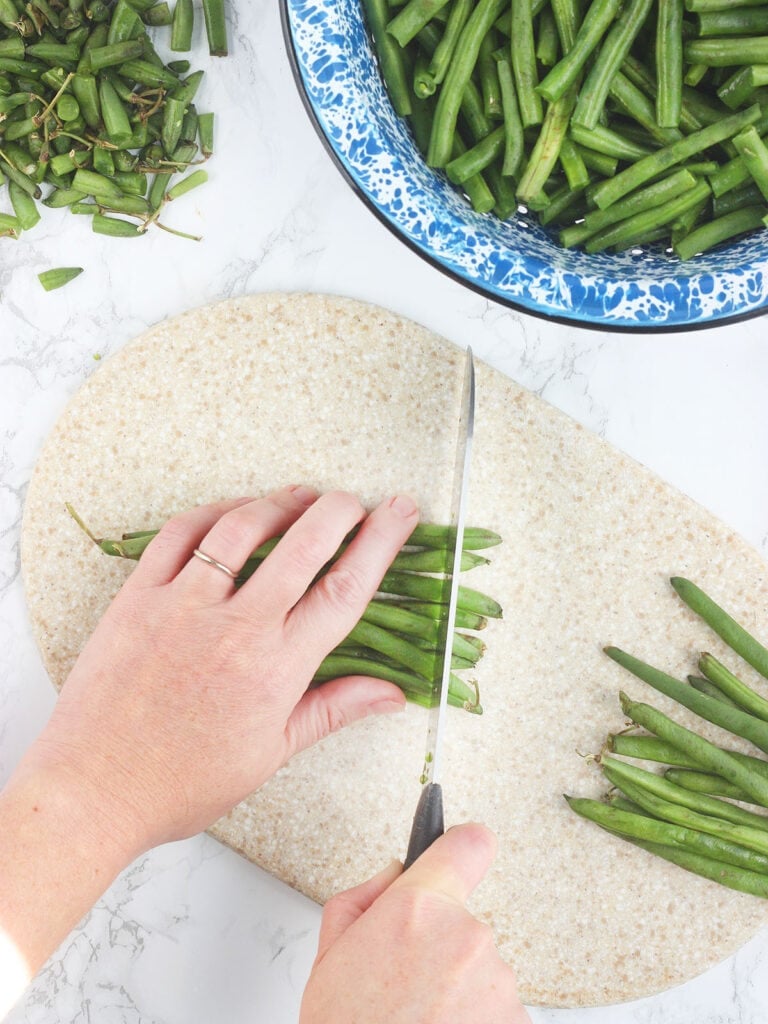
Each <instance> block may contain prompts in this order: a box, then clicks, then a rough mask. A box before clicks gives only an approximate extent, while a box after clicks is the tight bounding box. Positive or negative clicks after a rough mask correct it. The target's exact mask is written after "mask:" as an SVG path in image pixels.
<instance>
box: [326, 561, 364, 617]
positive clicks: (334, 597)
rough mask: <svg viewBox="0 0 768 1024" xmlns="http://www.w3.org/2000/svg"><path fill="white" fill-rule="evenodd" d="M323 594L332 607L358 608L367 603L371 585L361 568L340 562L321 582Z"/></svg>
mask: <svg viewBox="0 0 768 1024" xmlns="http://www.w3.org/2000/svg"><path fill="white" fill-rule="evenodd" d="M320 586H321V587H322V591H323V596H324V597H325V599H326V601H327V602H328V604H329V605H330V606H331V607H332V608H338V609H340V610H344V611H348V610H356V609H358V608H361V609H362V607H363V606H364V605H365V604H366V603H367V601H368V599H369V597H370V589H371V588H370V586H369V585H368V581H367V580H366V579H365V578H364V576H363V574H362V573H361V572H360V570H359V569H356V568H354V567H353V566H351V565H348V564H343V563H339V564H338V565H336V566H334V567H333V569H331V571H330V572H328V573H327V575H326V576H324V577H323V579H322V580H321V582H320Z"/></svg>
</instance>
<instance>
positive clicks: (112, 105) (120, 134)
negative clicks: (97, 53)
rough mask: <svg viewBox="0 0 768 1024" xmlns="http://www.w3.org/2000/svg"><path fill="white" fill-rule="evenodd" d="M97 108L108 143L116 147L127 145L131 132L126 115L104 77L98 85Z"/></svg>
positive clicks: (109, 83) (112, 87) (113, 89)
mask: <svg viewBox="0 0 768 1024" xmlns="http://www.w3.org/2000/svg"><path fill="white" fill-rule="evenodd" d="M98 89H99V106H100V107H101V114H102V117H103V119H104V128H105V130H106V133H107V137H108V139H109V140H110V142H113V143H115V144H116V145H122V144H127V143H128V142H130V141H131V136H132V134H133V132H132V131H131V124H130V121H129V120H128V115H127V114H126V112H125V108H124V107H123V104H122V102H121V101H120V98H119V96H118V95H117V93H116V92H115V88H114V86H113V85H112V83H111V82H110V81H109V80H108V79H107V78H105V77H103V76H102V77H101V78H100V80H99V83H98Z"/></svg>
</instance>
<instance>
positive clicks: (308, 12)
mask: <svg viewBox="0 0 768 1024" xmlns="http://www.w3.org/2000/svg"><path fill="white" fill-rule="evenodd" d="M281 13H282V22H283V31H284V34H285V39H286V44H287V49H288V54H289V58H290V60H291V63H292V66H293V71H294V74H295V78H296V82H297V84H298V86H299V90H300V92H301V95H302V98H303V100H304V104H305V106H306V108H307V111H308V113H309V115H310V118H311V119H312V121H313V123H314V125H315V127H316V129H317V131H318V133H319V134H320V137H321V139H322V140H323V142H324V143H325V145H326V148H327V149H328V152H329V153H330V154H331V156H332V157H333V159H334V161H335V162H336V164H337V166H338V167H339V169H340V170H341V172H342V174H343V175H344V177H345V178H346V179H347V181H348V182H349V184H350V185H351V186H352V187H353V189H354V190H355V191H356V192H357V194H358V195H359V196H360V197H361V198H362V199H363V200H364V202H365V203H366V204H367V205H368V207H369V208H370V209H371V210H372V211H373V213H375V214H376V216H378V217H379V218H380V220H382V221H383V222H384V223H385V224H386V225H387V227H389V228H390V229H391V230H392V231H393V232H394V233H395V234H396V235H397V236H398V237H399V238H400V239H401V240H402V241H403V242H405V243H406V244H407V245H409V246H410V247H411V248H412V249H413V250H414V251H415V252H417V253H418V254H419V255H420V256H422V257H423V258H424V259H426V260H428V261H429V262H430V263H431V264H432V265H433V266H435V267H436V268H437V269H439V270H442V271H443V272H445V273H446V274H448V275H449V276H451V277H453V278H455V279H456V280H457V281H460V282H461V283H462V284H464V285H467V286H468V287H470V288H473V289H475V290H476V291H478V292H480V293H482V294H483V295H485V296H487V297H488V298H490V299H494V300H495V301H497V302H501V303H503V304H505V305H507V306H511V307H512V308H514V309H517V310H521V311H522V312H525V313H531V314H533V315H534V316H539V317H543V318H545V319H549V320H556V321H560V322H564V323H569V324H572V325H576V326H581V327H590V328H595V329H605V330H614V331H619V330H625V331H659V330H661V331H675V330H691V329H692V328H696V327H713V326H717V325H721V324H724V323H729V322H733V321H737V320H742V319H745V318H747V317H751V316H755V315H757V314H759V313H762V312H763V310H764V309H765V308H766V305H768V273H766V271H767V270H768V231H762V232H756V233H754V234H753V235H751V236H750V237H747V238H744V239H742V240H741V241H738V242H735V243H733V244H731V245H728V246H723V247H721V248H719V249H717V250H714V251H712V252H711V253H709V254H705V255H703V256H699V257H697V258H696V259H694V260H691V261H688V262H687V263H681V262H680V261H679V260H677V259H676V258H675V257H673V256H669V255H667V254H666V253H664V252H663V250H661V249H658V250H655V251H654V250H647V251H634V252H632V251H630V252H627V253H623V254H597V255H588V254H586V253H583V252H578V251H571V250H566V249H563V248H562V247H561V246H559V245H558V243H557V242H556V241H555V240H554V239H553V238H552V237H551V236H550V235H549V234H548V233H547V232H546V231H545V230H544V229H543V228H541V227H539V226H538V225H537V224H535V223H532V222H531V221H530V220H527V219H524V218H523V217H522V216H519V217H517V218H515V219H512V220H508V221H505V222H501V221H499V220H498V219H497V218H496V217H494V216H493V214H478V213H475V212H474V211H473V210H472V208H471V207H470V206H469V204H468V203H467V201H466V200H465V199H464V198H463V196H462V195H461V194H460V193H459V192H458V190H457V189H455V188H454V186H453V185H451V183H450V182H449V181H448V179H447V178H446V177H445V176H444V174H442V172H439V171H434V170H433V169H431V168H429V167H427V165H426V164H425V162H424V160H423V159H422V156H421V154H420V153H419V151H418V150H417V148H416V145H415V143H414V141H413V138H412V136H411V133H410V130H409V128H408V125H407V124H406V123H405V122H404V121H403V120H402V119H401V118H399V117H398V116H397V114H395V112H394V110H393V109H392V105H391V103H390V101H389V99H388V97H387V94H386V91H385V89H384V86H383V83H382V80H381V77H380V75H379V72H378V68H377V64H376V60H375V58H374V55H373V52H372V49H371V43H370V40H369V37H368V33H367V29H366V25H365V20H364V16H363V11H362V3H361V0H281Z"/></svg>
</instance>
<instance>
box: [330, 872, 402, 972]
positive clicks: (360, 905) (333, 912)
mask: <svg viewBox="0 0 768 1024" xmlns="http://www.w3.org/2000/svg"><path fill="white" fill-rule="evenodd" d="M402 870H403V865H402V864H401V863H400V861H399V860H394V861H392V862H391V863H390V864H388V865H387V866H386V867H385V868H384V870H383V871H380V872H379V873H378V875H374V877H373V878H369V879H368V881H367V882H363V883H362V884H361V885H357V886H355V888H354V889H348V890H347V891H346V892H341V893H339V894H338V895H337V896H334V897H333V898H332V899H330V900H329V901H328V903H326V905H325V909H324V910H323V919H322V923H321V924H320V938H319V939H318V944H317V957H316V959H315V963H316V964H317V963H319V962H320V961H321V960H322V959H323V957H324V956H325V954H326V953H327V951H328V950H329V949H330V948H331V946H332V945H333V944H334V942H336V940H337V939H339V938H340V937H341V936H342V935H343V934H344V932H345V931H346V930H347V929H348V928H349V927H351V925H353V924H354V923H355V921H357V919H358V918H359V917H361V916H362V915H363V914H364V913H365V912H366V910H369V909H370V907H371V906H372V905H373V904H374V902H375V901H376V900H377V899H378V898H379V896H381V895H382V893H384V892H386V891H387V889H388V888H389V887H390V885H392V883H393V882H394V881H395V879H396V878H398V877H399V876H400V875H401V874H402Z"/></svg>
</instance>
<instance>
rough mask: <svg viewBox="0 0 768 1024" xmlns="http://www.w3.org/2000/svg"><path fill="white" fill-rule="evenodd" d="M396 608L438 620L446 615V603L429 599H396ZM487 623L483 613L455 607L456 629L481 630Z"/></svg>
mask: <svg viewBox="0 0 768 1024" xmlns="http://www.w3.org/2000/svg"><path fill="white" fill-rule="evenodd" d="M398 608H404V609H406V610H407V611H411V612H414V613H415V614H416V615H423V616H424V617H425V618H429V619H434V620H435V621H438V622H441V621H442V620H444V619H445V618H446V617H447V615H448V606H447V605H444V604H435V603H432V602H430V601H407V600H406V601H398ZM487 625H488V620H487V619H486V617H485V616H484V615H479V614H478V613H477V612H471V611H468V610H467V609H464V608H457V609H456V628H457V629H477V630H482V629H485V627H486V626H487Z"/></svg>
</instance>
